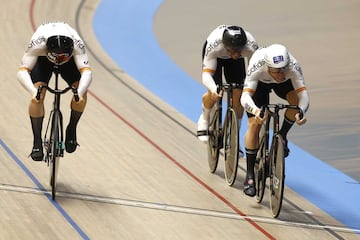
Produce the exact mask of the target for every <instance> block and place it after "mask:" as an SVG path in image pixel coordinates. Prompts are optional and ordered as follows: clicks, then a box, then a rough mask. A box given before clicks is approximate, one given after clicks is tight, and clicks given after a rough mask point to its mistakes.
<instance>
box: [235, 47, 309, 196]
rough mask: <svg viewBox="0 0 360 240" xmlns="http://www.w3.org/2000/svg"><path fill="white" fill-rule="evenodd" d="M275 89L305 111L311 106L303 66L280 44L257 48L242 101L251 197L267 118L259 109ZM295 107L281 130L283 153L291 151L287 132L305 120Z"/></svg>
mask: <svg viewBox="0 0 360 240" xmlns="http://www.w3.org/2000/svg"><path fill="white" fill-rule="evenodd" d="M271 90H274V92H275V93H276V95H278V96H279V97H280V98H282V99H285V100H287V102H288V103H289V104H291V105H297V106H299V107H300V109H301V111H302V113H303V114H305V112H306V111H307V110H308V107H309V95H308V92H307V91H306V87H305V83H304V78H303V75H302V71H301V66H300V64H299V63H298V61H297V60H296V59H295V58H294V57H293V56H292V55H291V54H290V53H289V52H288V51H287V49H286V47H285V46H283V45H281V44H273V45H270V46H268V47H265V48H261V49H259V50H257V51H256V52H255V53H254V55H253V56H252V58H251V60H250V63H249V67H248V71H247V76H246V79H245V83H244V90H243V94H242V97H241V104H242V106H243V107H244V108H245V110H246V111H247V115H248V129H247V131H246V134H245V150H246V163H247V173H246V178H245V182H244V192H245V194H246V195H248V196H255V194H256V188H255V182H254V165H255V160H256V154H257V151H258V149H259V131H260V128H261V124H262V122H263V121H264V119H265V117H266V116H264V117H261V116H260V112H261V111H260V108H259V107H261V106H263V105H266V104H268V103H269V93H270V92H271ZM300 116H301V115H300V113H299V112H298V111H297V110H294V109H287V110H286V112H285V115H284V120H283V123H282V126H281V129H280V134H281V136H282V137H283V139H284V141H285V143H284V144H285V149H284V155H285V157H287V156H288V154H289V149H288V147H287V133H288V132H289V130H290V128H291V127H292V126H293V124H294V122H296V123H297V124H298V125H302V124H304V123H305V122H306V118H305V117H304V116H303V117H302V118H301V119H300Z"/></svg>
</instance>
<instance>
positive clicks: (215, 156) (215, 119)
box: [208, 106, 222, 173]
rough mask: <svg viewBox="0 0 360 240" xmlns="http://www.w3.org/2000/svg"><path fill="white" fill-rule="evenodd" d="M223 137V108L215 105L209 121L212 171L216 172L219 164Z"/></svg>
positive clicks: (210, 165) (209, 150)
mask: <svg viewBox="0 0 360 240" xmlns="http://www.w3.org/2000/svg"><path fill="white" fill-rule="evenodd" d="M221 139H222V129H221V109H219V108H217V107H216V106H215V107H213V109H212V110H211V112H210V123H209V142H208V164H209V171H210V173H214V172H215V171H216V168H217V165H218V161H219V153H220V148H221Z"/></svg>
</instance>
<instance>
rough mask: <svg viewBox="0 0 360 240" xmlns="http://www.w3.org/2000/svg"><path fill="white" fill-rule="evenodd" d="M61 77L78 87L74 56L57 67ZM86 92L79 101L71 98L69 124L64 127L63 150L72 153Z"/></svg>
mask: <svg viewBox="0 0 360 240" xmlns="http://www.w3.org/2000/svg"><path fill="white" fill-rule="evenodd" d="M59 71H60V74H61V77H62V78H63V79H64V80H65V81H66V82H67V83H68V84H69V85H72V86H74V87H76V88H77V87H78V85H79V80H80V78H81V74H80V72H79V70H78V69H77V67H76V64H75V61H74V58H71V59H70V61H69V62H67V63H65V64H63V65H61V66H60V68H59ZM86 96H87V95H86V93H85V94H84V96H82V100H81V101H80V102H75V100H74V98H72V100H71V113H70V120H69V124H68V125H67V127H66V135H65V150H66V152H68V153H72V152H74V151H75V150H76V147H77V146H78V143H77V137H76V128H77V124H78V122H79V120H80V118H81V115H82V113H83V111H84V109H85V106H86V100H87V97H86Z"/></svg>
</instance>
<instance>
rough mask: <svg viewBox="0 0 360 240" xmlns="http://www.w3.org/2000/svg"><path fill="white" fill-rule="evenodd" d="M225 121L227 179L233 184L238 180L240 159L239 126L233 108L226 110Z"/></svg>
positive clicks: (229, 183) (228, 182)
mask: <svg viewBox="0 0 360 240" xmlns="http://www.w3.org/2000/svg"><path fill="white" fill-rule="evenodd" d="M224 123H225V126H224V158H225V180H226V183H227V184H228V185H229V186H232V185H233V184H234V182H235V180H236V174H237V167H238V161H239V126H238V120H237V117H236V113H235V111H234V110H233V109H229V110H228V111H227V112H226V117H225V121H224Z"/></svg>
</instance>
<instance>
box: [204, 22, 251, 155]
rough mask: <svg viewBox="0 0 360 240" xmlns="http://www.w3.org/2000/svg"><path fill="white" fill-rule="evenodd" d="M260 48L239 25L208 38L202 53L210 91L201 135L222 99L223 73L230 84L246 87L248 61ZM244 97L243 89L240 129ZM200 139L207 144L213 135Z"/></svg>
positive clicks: (236, 105) (238, 92) (236, 102)
mask: <svg viewBox="0 0 360 240" xmlns="http://www.w3.org/2000/svg"><path fill="white" fill-rule="evenodd" d="M256 49H258V44H257V43H256V41H255V39H254V37H253V36H252V35H251V34H250V33H249V32H247V31H245V30H244V29H243V28H241V27H239V26H230V25H220V26H218V27H217V28H215V29H214V30H213V31H212V32H211V33H210V35H209V36H208V37H207V39H206V42H205V44H204V45H203V51H202V83H203V85H204V86H205V87H206V88H207V90H208V91H207V92H206V93H205V94H204V95H203V96H202V113H201V115H200V117H199V120H198V127H197V130H198V131H199V132H201V131H204V130H205V131H206V130H208V126H209V112H210V110H211V108H212V107H213V106H214V104H215V103H216V101H217V100H218V99H219V97H220V94H218V93H217V85H218V84H220V83H221V82H222V76H223V74H224V77H225V80H226V82H227V83H240V84H242V83H243V82H244V79H245V75H246V66H245V61H244V58H247V60H249V59H250V58H251V56H252V54H253V53H254V52H255V50H256ZM241 94H242V89H235V90H234V92H233V99H234V109H235V111H236V114H237V118H238V121H239V123H240V124H239V127H240V125H241V119H242V115H243V111H244V109H243V107H242V106H241V104H240V96H241ZM198 138H199V140H201V141H203V142H207V141H208V139H209V136H208V135H202V136H198ZM239 149H241V148H240V147H239ZM240 154H241V155H243V154H242V151H241V150H240Z"/></svg>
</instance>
